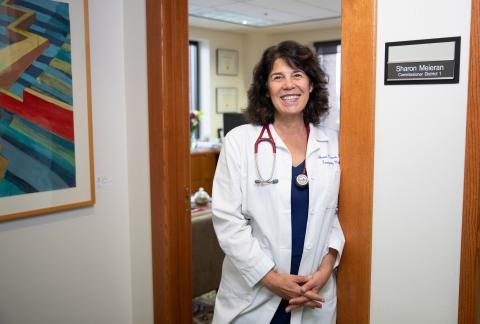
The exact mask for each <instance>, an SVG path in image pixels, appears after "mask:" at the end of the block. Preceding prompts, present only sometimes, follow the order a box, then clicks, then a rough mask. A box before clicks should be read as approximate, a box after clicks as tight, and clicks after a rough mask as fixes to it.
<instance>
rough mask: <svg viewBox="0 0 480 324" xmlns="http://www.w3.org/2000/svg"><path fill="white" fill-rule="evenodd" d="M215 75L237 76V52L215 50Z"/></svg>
mask: <svg viewBox="0 0 480 324" xmlns="http://www.w3.org/2000/svg"><path fill="white" fill-rule="evenodd" d="M217 74H218V75H238V51H237V50H230V49H221V48H218V49H217Z"/></svg>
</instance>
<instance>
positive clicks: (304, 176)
mask: <svg viewBox="0 0 480 324" xmlns="http://www.w3.org/2000/svg"><path fill="white" fill-rule="evenodd" d="M306 127H307V138H308V136H309V134H310V127H309V126H308V124H307V125H306ZM265 130H266V131H267V135H268V137H263V134H264V133H265ZM262 142H268V143H270V145H271V146H272V150H273V163H272V170H271V172H270V177H268V179H265V178H263V177H262V174H261V173H260V168H259V167H258V145H259V144H260V143H262ZM254 156H255V167H256V169H257V175H258V179H256V180H255V184H259V185H266V184H276V183H278V179H273V175H274V173H275V164H276V161H277V145H276V144H275V141H274V140H273V136H272V133H271V132H270V127H269V125H268V124H264V125H263V127H262V131H261V132H260V135H259V136H258V138H257V140H256V141H255V145H254ZM299 177H300V178H301V180H300V179H299ZM296 182H297V185H298V186H299V187H305V186H307V185H308V175H307V166H306V162H305V167H304V169H303V171H302V173H301V174H300V175H299V176H297V180H296Z"/></svg>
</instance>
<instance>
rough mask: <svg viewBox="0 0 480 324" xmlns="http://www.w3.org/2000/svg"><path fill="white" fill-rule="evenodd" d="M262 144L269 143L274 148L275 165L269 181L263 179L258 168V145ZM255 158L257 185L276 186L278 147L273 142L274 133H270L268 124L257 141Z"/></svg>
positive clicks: (273, 164)
mask: <svg viewBox="0 0 480 324" xmlns="http://www.w3.org/2000/svg"><path fill="white" fill-rule="evenodd" d="M265 130H266V131H267V135H268V137H263V134H264V133H265ZM262 142H268V143H270V145H271V146H272V150H273V163H272V170H271V172H270V177H268V179H265V178H263V177H262V174H261V173H260V168H259V167H258V145H259V144H260V143H262ZM254 156H255V167H256V168H257V175H258V179H256V180H255V183H256V184H276V183H278V179H273V175H274V173H275V165H276V162H277V145H276V144H275V141H274V140H273V137H272V133H271V132H270V127H269V126H268V124H265V125H263V127H262V131H261V132H260V135H259V136H258V138H257V140H256V141H255V145H254Z"/></svg>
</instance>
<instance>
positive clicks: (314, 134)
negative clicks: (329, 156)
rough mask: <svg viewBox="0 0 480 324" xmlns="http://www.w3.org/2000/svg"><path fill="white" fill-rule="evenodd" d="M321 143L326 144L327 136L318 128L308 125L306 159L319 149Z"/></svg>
mask: <svg viewBox="0 0 480 324" xmlns="http://www.w3.org/2000/svg"><path fill="white" fill-rule="evenodd" d="M321 142H328V136H327V134H325V132H324V131H323V130H322V129H321V128H320V127H315V126H314V125H313V124H312V123H310V135H309V136H308V143H307V158H308V156H309V155H310V154H312V153H313V152H315V151H316V150H318V149H320V147H321Z"/></svg>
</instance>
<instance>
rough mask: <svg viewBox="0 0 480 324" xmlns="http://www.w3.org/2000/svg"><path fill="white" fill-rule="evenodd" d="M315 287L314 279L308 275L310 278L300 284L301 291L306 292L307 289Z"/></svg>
mask: <svg viewBox="0 0 480 324" xmlns="http://www.w3.org/2000/svg"><path fill="white" fill-rule="evenodd" d="M316 287H317V282H316V280H315V279H314V278H313V276H310V280H308V281H307V282H306V283H305V284H303V285H302V292H303V293H306V292H307V291H309V290H312V289H315V288H316Z"/></svg>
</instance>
